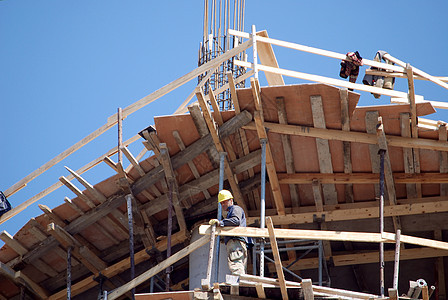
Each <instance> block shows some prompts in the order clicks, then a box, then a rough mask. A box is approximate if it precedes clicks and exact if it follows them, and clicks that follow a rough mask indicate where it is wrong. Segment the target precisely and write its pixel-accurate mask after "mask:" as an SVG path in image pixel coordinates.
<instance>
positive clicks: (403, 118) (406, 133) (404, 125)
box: [400, 113, 418, 198]
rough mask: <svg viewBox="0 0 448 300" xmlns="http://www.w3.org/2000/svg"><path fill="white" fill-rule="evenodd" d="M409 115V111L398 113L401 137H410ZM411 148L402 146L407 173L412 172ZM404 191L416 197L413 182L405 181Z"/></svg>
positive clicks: (410, 196) (413, 171)
mask: <svg viewBox="0 0 448 300" xmlns="http://www.w3.org/2000/svg"><path fill="white" fill-rule="evenodd" d="M409 118H410V115H409V113H401V114H400V127H401V136H403V137H411V126H410V120H409ZM413 156H414V155H413V153H412V149H411V148H405V147H404V148H403V159H404V171H405V173H407V174H414V173H415V169H414V158H413ZM406 193H407V196H408V198H417V197H418V195H417V187H416V185H415V184H411V183H407V184H406Z"/></svg>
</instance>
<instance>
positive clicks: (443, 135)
mask: <svg viewBox="0 0 448 300" xmlns="http://www.w3.org/2000/svg"><path fill="white" fill-rule="evenodd" d="M439 141H442V142H445V143H446V141H447V128H446V124H440V125H439ZM439 165H440V168H439V170H440V173H443V174H445V173H448V153H446V152H439ZM440 196H448V184H446V183H442V184H440Z"/></svg>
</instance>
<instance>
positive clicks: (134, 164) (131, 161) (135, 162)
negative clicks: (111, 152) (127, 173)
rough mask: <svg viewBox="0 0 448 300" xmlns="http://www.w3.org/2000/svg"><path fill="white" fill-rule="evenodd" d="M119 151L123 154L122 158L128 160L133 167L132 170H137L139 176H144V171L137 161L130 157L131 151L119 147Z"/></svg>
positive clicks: (132, 156)
mask: <svg viewBox="0 0 448 300" xmlns="http://www.w3.org/2000/svg"><path fill="white" fill-rule="evenodd" d="M121 151H122V152H123V154H124V156H126V158H127V159H128V160H129V162H130V163H131V164H132V166H134V168H135V169H136V170H137V172H138V173H139V174H140V176H144V175H145V171H144V170H143V168H142V167H141V166H140V164H139V162H138V160H137V159H136V158H135V157H134V155H132V153H131V151H129V149H128V148H127V147H121Z"/></svg>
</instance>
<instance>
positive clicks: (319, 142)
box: [310, 95, 338, 204]
mask: <svg viewBox="0 0 448 300" xmlns="http://www.w3.org/2000/svg"><path fill="white" fill-rule="evenodd" d="M310 102H311V110H312V114H313V123H314V128H321V129H325V128H326V125H325V115H324V110H323V104H322V97H321V96H319V95H318V96H310ZM316 148H317V157H318V159H319V169H320V172H321V173H333V165H332V159H331V153H330V146H329V144H328V140H325V139H320V138H317V139H316ZM322 191H323V196H324V202H325V204H337V203H338V194H337V192H336V188H335V186H334V185H333V184H323V185H322Z"/></svg>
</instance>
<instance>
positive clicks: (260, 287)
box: [255, 282, 266, 299]
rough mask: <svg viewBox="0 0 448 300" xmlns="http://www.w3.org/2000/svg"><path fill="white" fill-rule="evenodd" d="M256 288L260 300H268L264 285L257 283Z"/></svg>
mask: <svg viewBox="0 0 448 300" xmlns="http://www.w3.org/2000/svg"><path fill="white" fill-rule="evenodd" d="M255 288H256V290H257V297H258V298H260V299H266V293H265V292H264V287H263V283H261V282H257V283H256V284H255Z"/></svg>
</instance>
